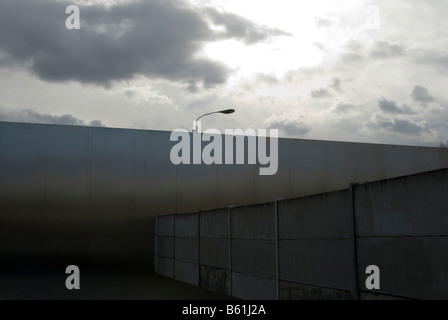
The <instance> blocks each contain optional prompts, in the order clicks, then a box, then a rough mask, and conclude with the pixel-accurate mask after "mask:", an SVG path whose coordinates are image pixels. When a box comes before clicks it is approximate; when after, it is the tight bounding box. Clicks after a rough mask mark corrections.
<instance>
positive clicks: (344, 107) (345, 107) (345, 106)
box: [333, 102, 358, 114]
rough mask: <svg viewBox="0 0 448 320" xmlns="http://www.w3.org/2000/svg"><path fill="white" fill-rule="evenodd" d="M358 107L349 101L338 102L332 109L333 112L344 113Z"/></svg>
mask: <svg viewBox="0 0 448 320" xmlns="http://www.w3.org/2000/svg"><path fill="white" fill-rule="evenodd" d="M357 108H358V107H357V106H356V105H354V104H351V103H342V102H341V103H339V104H338V105H337V106H336V107H335V108H334V109H333V112H335V113H338V114H345V113H349V112H352V111H353V110H356V109H357Z"/></svg>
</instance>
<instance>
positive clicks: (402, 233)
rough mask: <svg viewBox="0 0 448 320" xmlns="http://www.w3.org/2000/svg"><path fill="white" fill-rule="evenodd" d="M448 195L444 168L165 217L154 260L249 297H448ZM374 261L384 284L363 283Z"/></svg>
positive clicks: (185, 277)
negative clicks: (373, 287)
mask: <svg viewBox="0 0 448 320" xmlns="http://www.w3.org/2000/svg"><path fill="white" fill-rule="evenodd" d="M447 194H448V169H444V170H438V171H432V172H427V173H422V174H416V175H410V176H404V177H399V178H393V179H388V180H382V181H378V182H372V183H366V184H361V185H356V186H353V188H351V189H345V190H339V191H334V192H330V193H323V194H318V195H313V196H307V197H301V198H295V199H290V200H279V201H277V202H271V203H265V204H259V205H253V206H242V207H236V208H227V209H220V210H212V211H205V212H197V213H192V214H188V215H176V216H161V217H159V218H158V222H157V223H156V227H157V228H158V230H157V228H156V238H158V241H157V243H156V247H155V251H156V260H157V261H158V263H157V264H156V267H155V269H156V272H158V273H161V274H164V275H166V276H168V277H174V278H175V279H178V280H181V281H185V282H188V283H192V284H195V285H200V286H203V287H206V288H209V289H212V290H215V291H218V292H222V293H225V294H228V295H232V296H235V297H238V298H243V299H357V298H360V299H448V197H447V196H446V195H447ZM174 220H175V221H174ZM173 226H175V232H174V233H173V228H174V227H173ZM173 234H175V235H176V237H175V238H174V239H173V237H172V235H173ZM229 239H230V240H229ZM173 244H174V249H173ZM173 264H174V267H173ZM370 265H376V266H378V267H379V268H380V272H381V273H380V289H379V290H368V289H367V288H366V284H365V282H366V279H367V277H368V276H369V275H368V274H366V268H367V267H368V266H370ZM173 270H174V271H173Z"/></svg>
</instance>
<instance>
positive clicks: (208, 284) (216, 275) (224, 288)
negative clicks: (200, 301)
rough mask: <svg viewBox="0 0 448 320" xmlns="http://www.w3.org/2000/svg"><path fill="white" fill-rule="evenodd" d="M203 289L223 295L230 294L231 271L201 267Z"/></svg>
mask: <svg viewBox="0 0 448 320" xmlns="http://www.w3.org/2000/svg"><path fill="white" fill-rule="evenodd" d="M201 287H204V288H207V289H210V290H212V291H216V292H219V293H223V294H227V295H228V294H230V292H229V271H228V270H226V269H220V268H213V267H209V266H204V265H201Z"/></svg>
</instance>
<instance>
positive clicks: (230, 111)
mask: <svg viewBox="0 0 448 320" xmlns="http://www.w3.org/2000/svg"><path fill="white" fill-rule="evenodd" d="M234 112H235V110H234V109H227V110H221V111H215V112H209V113H206V114H203V115H202V116H200V117H199V118H197V119H196V122H195V128H194V130H193V132H194V131H196V132H198V121H199V119H201V118H203V117H205V116H209V115H211V114H215V113H222V114H232V113H234Z"/></svg>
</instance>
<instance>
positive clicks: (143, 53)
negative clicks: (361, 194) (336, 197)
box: [0, 0, 448, 146]
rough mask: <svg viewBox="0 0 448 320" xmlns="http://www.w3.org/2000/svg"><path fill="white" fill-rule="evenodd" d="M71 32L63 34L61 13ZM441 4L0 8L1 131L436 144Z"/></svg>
mask: <svg viewBox="0 0 448 320" xmlns="http://www.w3.org/2000/svg"><path fill="white" fill-rule="evenodd" d="M73 4H74V5H77V6H78V7H79V10H80V29H71V30H69V29H67V28H66V19H67V18H69V16H70V13H69V14H67V13H66V8H67V6H69V5H73ZM447 14H448V2H447V1H446V0H413V1H406V0H394V1H386V0H337V1H335V0H314V1H297V0H276V1H273V0H145V1H132V0H126V1H124V0H123V1H119V0H115V1H113V0H78V1H75V0H72V1H65V0H0V97H1V99H0V121H17V122H30V123H50V124H64V125H82V126H105V127H115V128H135V129H151V130H167V131H172V130H175V129H179V128H185V129H188V130H191V129H192V127H193V120H195V119H196V118H197V117H199V116H200V115H202V114H204V113H208V112H213V111H218V110H222V109H228V108H233V109H235V110H236V112H235V113H234V114H231V115H222V114H216V115H211V116H208V117H205V118H203V119H202V129H203V130H204V129H207V128H216V129H218V130H221V131H222V132H224V130H225V129H238V128H240V129H244V130H245V129H249V128H250V129H255V130H257V129H278V130H279V133H280V136H281V137H291V138H300V139H318V140H338V141H352V142H369V143H385V144H405V145H424V146H438V145H439V144H440V142H445V141H447V140H448V96H447V92H448V90H446V85H447V75H448V23H447V22H446V16H447Z"/></svg>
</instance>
